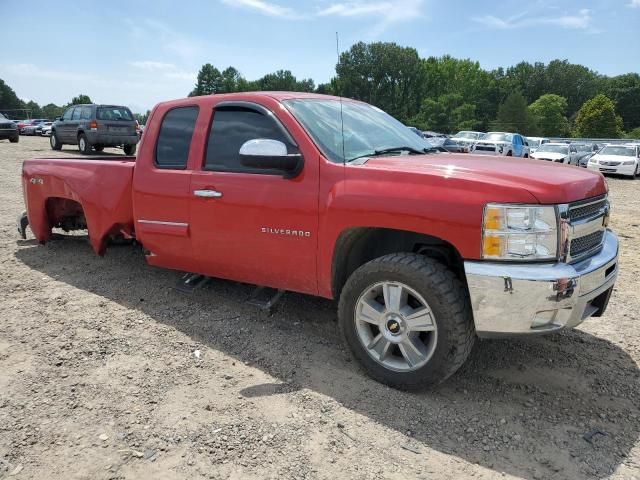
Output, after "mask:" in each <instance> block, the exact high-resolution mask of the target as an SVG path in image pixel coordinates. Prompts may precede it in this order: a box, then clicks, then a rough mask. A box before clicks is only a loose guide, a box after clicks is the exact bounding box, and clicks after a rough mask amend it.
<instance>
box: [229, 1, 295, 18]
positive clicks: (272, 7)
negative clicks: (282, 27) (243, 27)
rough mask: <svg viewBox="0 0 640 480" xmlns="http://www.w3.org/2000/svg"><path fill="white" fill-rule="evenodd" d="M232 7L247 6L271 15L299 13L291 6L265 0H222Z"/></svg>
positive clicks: (289, 16)
mask: <svg viewBox="0 0 640 480" xmlns="http://www.w3.org/2000/svg"><path fill="white" fill-rule="evenodd" d="M221 1H222V3H224V4H226V5H229V6H231V7H239V8H247V9H251V10H255V11H257V12H259V13H262V14H264V15H269V16H271V17H283V18H297V17H299V15H298V14H297V13H296V12H295V11H294V10H293V9H291V8H288V7H283V6H280V5H278V4H275V3H270V2H265V1H263V0H221Z"/></svg>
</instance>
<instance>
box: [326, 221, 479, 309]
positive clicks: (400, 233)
mask: <svg viewBox="0 0 640 480" xmlns="http://www.w3.org/2000/svg"><path fill="white" fill-rule="evenodd" d="M401 252H406V253H418V254H422V255H425V256H427V257H431V258H434V259H435V260H437V261H439V262H441V263H443V264H444V265H446V266H448V267H449V268H450V269H451V270H452V271H453V272H454V273H455V275H456V276H457V277H458V278H459V279H460V280H461V281H462V282H463V283H466V279H465V276H464V262H463V259H462V256H461V255H460V253H459V252H458V250H457V249H456V248H455V247H454V246H453V245H452V244H451V243H449V242H447V241H446V240H443V239H441V238H439V237H436V236H432V235H428V234H424V233H418V232H412V231H408V230H398V229H393V228H379V227H356V228H350V229H347V230H345V231H343V232H342V233H341V234H340V235H339V236H338V239H337V240H336V243H335V248H334V251H333V258H332V264H331V291H332V294H333V298H336V299H337V298H339V297H340V293H341V291H342V288H343V287H344V285H345V283H346V282H347V279H348V278H349V277H350V276H351V274H352V273H353V272H354V271H355V270H356V269H358V268H359V267H360V266H362V265H364V264H365V263H367V262H369V261H371V260H373V259H374V258H378V257H382V256H384V255H388V254H391V253H401Z"/></svg>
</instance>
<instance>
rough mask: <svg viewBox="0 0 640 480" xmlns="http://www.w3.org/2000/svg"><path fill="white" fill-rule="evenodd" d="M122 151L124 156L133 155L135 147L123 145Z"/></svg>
mask: <svg viewBox="0 0 640 480" xmlns="http://www.w3.org/2000/svg"><path fill="white" fill-rule="evenodd" d="M122 150H124V154H125V155H129V156H130V155H135V153H136V146H135V145H125V146H124V147H123V148H122Z"/></svg>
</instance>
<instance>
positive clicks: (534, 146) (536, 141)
mask: <svg viewBox="0 0 640 480" xmlns="http://www.w3.org/2000/svg"><path fill="white" fill-rule="evenodd" d="M550 141H551V140H549V139H548V138H544V137H527V143H528V144H529V153H530V154H531V153H535V151H536V150H538V149H539V148H540V146H541V145H544V144H545V143H549V142H550Z"/></svg>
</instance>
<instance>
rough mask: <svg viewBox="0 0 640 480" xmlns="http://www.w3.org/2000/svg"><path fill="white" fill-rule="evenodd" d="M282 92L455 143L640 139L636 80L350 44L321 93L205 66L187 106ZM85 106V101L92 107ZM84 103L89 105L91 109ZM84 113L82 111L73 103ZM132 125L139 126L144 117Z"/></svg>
mask: <svg viewBox="0 0 640 480" xmlns="http://www.w3.org/2000/svg"><path fill="white" fill-rule="evenodd" d="M265 90H283V91H300V92H316V93H324V94H333V95H342V96H345V97H349V98H354V99H358V100H363V101H366V102H368V103H371V104H373V105H375V106H377V107H379V108H381V109H383V110H385V111H386V112H388V113H389V114H391V115H393V116H394V117H396V118H398V119H399V120H400V121H402V122H404V123H405V124H407V125H413V126H416V127H418V128H420V129H422V130H434V131H438V132H443V133H452V132H456V131H459V130H481V131H488V130H501V131H514V132H519V133H522V134H524V135H528V136H536V135H541V136H576V137H600V138H620V137H625V136H627V137H629V138H640V75H639V74H638V73H627V74H624V75H618V76H614V77H610V76H606V75H601V74H599V73H598V72H595V71H593V70H590V69H589V68H587V67H585V66H583V65H578V64H574V63H570V62H568V61H567V60H552V61H551V62H549V63H546V64H545V63H541V62H536V63H528V62H521V63H519V64H517V65H514V66H511V67H508V68H502V67H501V68H497V69H494V70H485V69H483V68H481V67H480V64H479V62H476V61H473V60H469V59H457V58H453V57H451V56H449V55H445V56H442V57H428V58H421V57H420V55H418V52H417V50H416V49H414V48H411V47H402V46H400V45H397V44H395V43H384V42H375V43H364V42H359V43H356V44H354V45H353V46H352V47H351V48H350V49H349V50H347V51H345V52H343V53H341V54H340V56H339V59H338V63H337V65H336V71H335V76H334V77H333V78H332V79H331V81H330V82H328V83H321V84H318V85H316V84H315V82H314V81H313V80H312V79H298V78H297V77H296V76H295V75H294V74H293V73H292V72H291V71H289V70H278V71H276V72H274V73H269V74H267V75H264V76H263V77H261V78H259V79H257V80H247V79H246V78H244V77H243V76H242V74H241V73H240V72H239V71H238V70H237V69H236V68H235V67H232V66H229V67H227V68H225V69H223V70H220V69H218V68H217V67H215V66H214V65H212V64H211V63H207V64H205V65H203V66H202V68H201V69H200V71H199V72H198V75H197V79H196V83H195V85H194V88H193V90H192V91H191V92H189V93H188V95H189V96H198V95H209V94H216V93H230V92H244V91H265ZM78 98H82V96H79V97H75V98H74V99H72V100H71V102H70V103H69V104H67V105H64V106H57V105H54V104H48V105H45V106H43V107H40V106H39V105H38V104H37V103H35V102H33V101H30V102H23V101H22V100H20V99H19V98H18V97H17V96H16V95H15V93H14V92H13V90H12V89H11V88H10V87H9V86H8V85H6V84H5V83H4V82H3V81H2V80H0V111H6V110H10V109H20V108H22V109H25V108H26V109H29V110H31V117H42V118H55V117H56V116H59V115H60V114H61V113H62V111H63V110H64V109H65V108H66V107H67V106H68V105H70V104H73V102H74V101H75V100H77V99H78ZM86 98H88V97H86ZM86 98H83V100H86ZM77 103H83V102H77ZM148 113H149V112H147V113H146V114H144V115H136V117H137V119H138V121H139V122H140V123H145V122H146V118H147V116H148Z"/></svg>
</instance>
